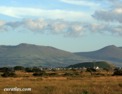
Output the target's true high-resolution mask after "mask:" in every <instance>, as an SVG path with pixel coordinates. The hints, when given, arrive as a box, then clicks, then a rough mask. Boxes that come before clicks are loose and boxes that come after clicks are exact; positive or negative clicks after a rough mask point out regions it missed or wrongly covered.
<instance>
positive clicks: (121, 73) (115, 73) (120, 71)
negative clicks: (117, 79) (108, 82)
mask: <svg viewBox="0 0 122 94" xmlns="http://www.w3.org/2000/svg"><path fill="white" fill-rule="evenodd" d="M113 75H122V69H119V68H116V69H114V73H113Z"/></svg>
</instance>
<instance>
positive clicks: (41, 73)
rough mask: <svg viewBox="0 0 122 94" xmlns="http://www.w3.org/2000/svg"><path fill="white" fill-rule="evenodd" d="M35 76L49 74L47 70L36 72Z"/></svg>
mask: <svg viewBox="0 0 122 94" xmlns="http://www.w3.org/2000/svg"><path fill="white" fill-rule="evenodd" d="M33 76H47V73H46V72H45V71H40V72H35V73H33Z"/></svg>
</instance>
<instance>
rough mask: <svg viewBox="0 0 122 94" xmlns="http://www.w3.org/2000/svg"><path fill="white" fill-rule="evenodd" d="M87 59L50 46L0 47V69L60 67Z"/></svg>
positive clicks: (21, 45)
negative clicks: (18, 66) (17, 66)
mask: <svg viewBox="0 0 122 94" xmlns="http://www.w3.org/2000/svg"><path fill="white" fill-rule="evenodd" d="M87 60H88V59H87V58H85V57H82V56H78V55H75V54H73V53H70V52H67V51H63V50H60V49H57V48H54V47H50V46H38V45H32V44H25V43H22V44H19V45H16V46H5V45H1V46H0V67H3V66H16V65H20V66H43V67H59V66H60V67H61V66H68V65H71V64H76V63H79V62H83V61H87Z"/></svg>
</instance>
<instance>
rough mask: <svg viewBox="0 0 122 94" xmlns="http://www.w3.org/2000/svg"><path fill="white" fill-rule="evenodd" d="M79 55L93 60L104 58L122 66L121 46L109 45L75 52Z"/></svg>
mask: <svg viewBox="0 0 122 94" xmlns="http://www.w3.org/2000/svg"><path fill="white" fill-rule="evenodd" d="M75 54H77V55H79V56H84V57H88V58H92V59H95V60H106V61H110V62H113V63H114V64H115V65H117V66H122V47H116V46H114V45H110V46H107V47H104V48H102V49H100V50H97V51H92V52H77V53H75Z"/></svg>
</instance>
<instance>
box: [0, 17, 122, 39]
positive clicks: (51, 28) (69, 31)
mask: <svg viewBox="0 0 122 94" xmlns="http://www.w3.org/2000/svg"><path fill="white" fill-rule="evenodd" d="M0 22H1V21H0ZM1 23H2V22H1ZM0 30H1V31H10V30H12V31H23V30H24V31H31V32H39V33H41V34H58V35H59V34H60V35H63V36H69V37H78V36H79V37H80V36H84V35H86V34H89V33H100V34H101V33H104V34H115V35H122V25H111V24H107V23H106V24H101V23H81V22H73V21H72V22H69V21H64V20H59V19H57V20H51V19H43V18H41V19H23V20H21V21H16V22H5V23H4V24H2V25H1V27H0Z"/></svg>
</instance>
